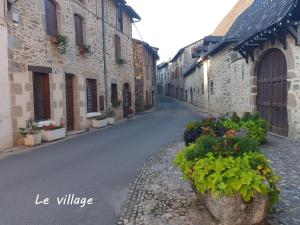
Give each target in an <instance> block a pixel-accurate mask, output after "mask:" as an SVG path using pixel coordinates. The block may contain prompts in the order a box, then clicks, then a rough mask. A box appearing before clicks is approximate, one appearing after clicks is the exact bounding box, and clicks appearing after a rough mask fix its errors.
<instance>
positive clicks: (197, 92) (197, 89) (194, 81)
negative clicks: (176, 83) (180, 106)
mask: <svg viewBox="0 0 300 225" xmlns="http://www.w3.org/2000/svg"><path fill="white" fill-rule="evenodd" d="M207 73H208V62H205V63H203V65H199V66H196V67H195V69H194V70H193V71H192V72H191V73H189V74H187V75H185V76H184V87H185V99H184V100H185V101H186V102H188V103H190V104H192V105H195V106H197V107H199V109H200V111H201V112H207V111H208V85H207V80H208V77H207V76H208V74H207Z"/></svg>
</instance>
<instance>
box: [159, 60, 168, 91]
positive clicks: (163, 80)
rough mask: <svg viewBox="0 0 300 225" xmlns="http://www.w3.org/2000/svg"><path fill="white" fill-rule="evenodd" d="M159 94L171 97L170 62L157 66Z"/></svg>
mask: <svg viewBox="0 0 300 225" xmlns="http://www.w3.org/2000/svg"><path fill="white" fill-rule="evenodd" d="M156 83H157V93H158V94H159V95H170V94H169V93H170V91H169V83H170V74H169V62H163V63H161V64H159V65H158V66H157V71H156Z"/></svg>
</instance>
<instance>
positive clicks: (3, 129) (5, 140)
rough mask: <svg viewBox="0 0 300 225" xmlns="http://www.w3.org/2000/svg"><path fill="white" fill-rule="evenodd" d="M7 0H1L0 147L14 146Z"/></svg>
mask: <svg viewBox="0 0 300 225" xmlns="http://www.w3.org/2000/svg"><path fill="white" fill-rule="evenodd" d="M6 3H7V2H6V0H0V49H1V54H0V68H1V72H0V96H1V101H0V109H1V110H0V149H3V148H7V147H10V146H12V124H11V123H12V122H11V113H10V105H11V104H10V94H9V90H10V89H9V87H10V83H9V77H8V57H7V24H6V22H5V13H6V11H5V8H6Z"/></svg>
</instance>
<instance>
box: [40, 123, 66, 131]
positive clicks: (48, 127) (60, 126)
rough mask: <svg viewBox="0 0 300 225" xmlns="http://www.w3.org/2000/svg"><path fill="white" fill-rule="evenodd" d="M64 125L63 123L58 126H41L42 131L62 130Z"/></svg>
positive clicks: (52, 124) (53, 124)
mask: <svg viewBox="0 0 300 225" xmlns="http://www.w3.org/2000/svg"><path fill="white" fill-rule="evenodd" d="M64 126H65V124H64V122H61V123H60V124H59V125H56V124H55V123H51V124H50V125H48V126H43V130H57V129H61V128H64Z"/></svg>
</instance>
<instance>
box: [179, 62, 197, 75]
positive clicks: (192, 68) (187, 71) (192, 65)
mask: <svg viewBox="0 0 300 225" xmlns="http://www.w3.org/2000/svg"><path fill="white" fill-rule="evenodd" d="M198 65H199V63H198V59H194V60H192V61H191V63H190V64H189V65H188V66H187V67H186V68H185V69H184V70H183V72H182V75H183V76H184V77H187V76H188V75H190V74H191V73H192V72H193V71H195V69H196V68H197V66H198Z"/></svg>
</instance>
